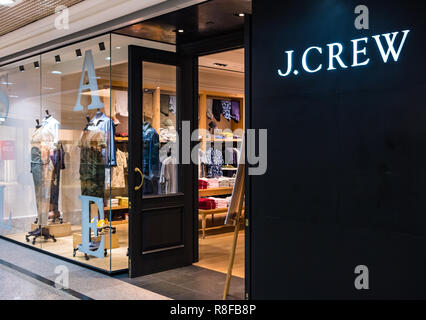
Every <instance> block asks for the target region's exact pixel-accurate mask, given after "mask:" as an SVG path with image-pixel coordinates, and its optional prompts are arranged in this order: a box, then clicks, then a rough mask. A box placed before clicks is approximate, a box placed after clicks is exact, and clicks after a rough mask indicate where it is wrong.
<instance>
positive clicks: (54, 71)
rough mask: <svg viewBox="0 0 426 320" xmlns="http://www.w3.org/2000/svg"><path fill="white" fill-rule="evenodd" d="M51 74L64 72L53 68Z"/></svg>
mask: <svg viewBox="0 0 426 320" xmlns="http://www.w3.org/2000/svg"><path fill="white" fill-rule="evenodd" d="M51 74H62V72H61V71H56V70H53V71H52V72H51Z"/></svg>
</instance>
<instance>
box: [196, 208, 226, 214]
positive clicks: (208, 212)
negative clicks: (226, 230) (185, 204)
mask: <svg viewBox="0 0 426 320" xmlns="http://www.w3.org/2000/svg"><path fill="white" fill-rule="evenodd" d="M227 212H228V208H220V209H211V210H203V209H198V213H199V214H219V213H227Z"/></svg>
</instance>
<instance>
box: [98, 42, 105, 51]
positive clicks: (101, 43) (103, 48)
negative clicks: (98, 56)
mask: <svg viewBox="0 0 426 320" xmlns="http://www.w3.org/2000/svg"><path fill="white" fill-rule="evenodd" d="M99 50H101V51H105V43H104V42H100V43H99Z"/></svg>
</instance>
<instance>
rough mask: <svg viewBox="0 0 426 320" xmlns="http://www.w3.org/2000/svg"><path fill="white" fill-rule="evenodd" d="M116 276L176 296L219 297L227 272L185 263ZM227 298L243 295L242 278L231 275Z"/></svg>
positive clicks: (202, 298) (184, 298) (160, 292)
mask: <svg viewBox="0 0 426 320" xmlns="http://www.w3.org/2000/svg"><path fill="white" fill-rule="evenodd" d="M117 278H119V279H121V280H123V281H125V282H127V283H131V284H133V285H135V286H138V287H141V288H144V289H147V290H149V291H152V292H156V293H158V294H160V295H164V296H167V297H170V298H172V299H176V300H220V299H222V295H223V290H224V287H225V280H226V274H224V273H221V272H217V271H213V270H209V269H205V268H201V267H198V266H188V267H184V268H180V269H174V270H170V271H165V272H160V273H156V274H152V275H148V276H143V277H139V278H135V279H129V278H128V277H127V275H120V276H117ZM228 299H229V300H243V299H244V279H242V278H239V277H233V278H232V280H231V286H230V290H229V296H228Z"/></svg>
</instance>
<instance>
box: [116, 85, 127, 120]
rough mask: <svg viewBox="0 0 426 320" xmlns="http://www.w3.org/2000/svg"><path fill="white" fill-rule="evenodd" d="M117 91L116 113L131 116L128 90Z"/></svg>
mask: <svg viewBox="0 0 426 320" xmlns="http://www.w3.org/2000/svg"><path fill="white" fill-rule="evenodd" d="M114 93H115V113H116V114H120V116H122V117H128V116H129V108H128V95H127V91H121V90H116V91H114Z"/></svg>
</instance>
